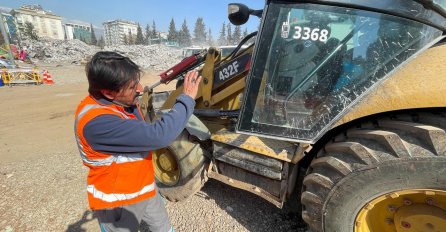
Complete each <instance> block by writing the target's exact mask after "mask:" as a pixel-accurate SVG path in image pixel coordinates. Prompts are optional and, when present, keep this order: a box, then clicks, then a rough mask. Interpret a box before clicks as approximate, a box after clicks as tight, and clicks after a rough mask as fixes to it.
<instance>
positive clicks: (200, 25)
mask: <svg viewBox="0 0 446 232" xmlns="http://www.w3.org/2000/svg"><path fill="white" fill-rule="evenodd" d="M194 39H195V42H196V43H197V44H200V45H202V44H204V43H205V42H206V27H205V25H204V22H203V18H201V17H198V18H197V21H196V22H195V28H194Z"/></svg>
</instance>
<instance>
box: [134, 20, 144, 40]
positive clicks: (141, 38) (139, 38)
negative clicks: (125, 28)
mask: <svg viewBox="0 0 446 232" xmlns="http://www.w3.org/2000/svg"><path fill="white" fill-rule="evenodd" d="M135 44H139V45H141V44H144V37H143V35H142V29H141V26H140V25H139V23H138V28H137V29H136V39H135Z"/></svg>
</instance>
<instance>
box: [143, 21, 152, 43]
mask: <svg viewBox="0 0 446 232" xmlns="http://www.w3.org/2000/svg"><path fill="white" fill-rule="evenodd" d="M151 37H152V32H151V31H150V26H149V24H147V26H146V37H145V41H144V42H145V43H146V44H149V42H150V38H151Z"/></svg>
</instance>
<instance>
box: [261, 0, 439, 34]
mask: <svg viewBox="0 0 446 232" xmlns="http://www.w3.org/2000/svg"><path fill="white" fill-rule="evenodd" d="M269 2H280V3H283V2H290V3H296V2H300V3H315V4H325V5H334V6H341V7H350V8H355V9H362V10H367V11H375V12H380V13H385V14H390V15H395V16H399V17H404V18H408V19H411V20H415V21H419V22H421V23H424V24H428V25H431V26H433V27H436V28H438V29H440V30H442V31H445V32H446V0H379V1H377V0H270V1H269Z"/></svg>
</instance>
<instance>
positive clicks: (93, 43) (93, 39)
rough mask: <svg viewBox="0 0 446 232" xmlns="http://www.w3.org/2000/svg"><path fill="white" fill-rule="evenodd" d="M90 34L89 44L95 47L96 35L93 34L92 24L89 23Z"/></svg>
mask: <svg viewBox="0 0 446 232" xmlns="http://www.w3.org/2000/svg"><path fill="white" fill-rule="evenodd" d="M90 33H91V38H90V40H91V44H92V45H97V43H98V40H97V39H96V35H95V34H94V29H93V24H91V23H90Z"/></svg>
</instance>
